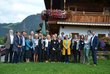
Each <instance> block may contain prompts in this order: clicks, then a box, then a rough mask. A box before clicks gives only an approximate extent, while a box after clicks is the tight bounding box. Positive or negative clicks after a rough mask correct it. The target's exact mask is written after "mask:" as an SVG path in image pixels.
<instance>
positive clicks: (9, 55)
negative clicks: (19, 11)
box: [4, 29, 14, 63]
mask: <svg viewBox="0 0 110 74" xmlns="http://www.w3.org/2000/svg"><path fill="white" fill-rule="evenodd" d="M13 39H14V35H13V30H11V29H10V30H9V33H8V34H7V35H6V37H5V39H4V41H5V44H4V45H5V48H6V55H5V63H7V62H8V61H9V62H10V63H12V55H13V52H12V48H13ZM8 58H9V59H8Z"/></svg>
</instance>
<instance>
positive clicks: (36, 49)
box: [33, 46, 39, 54]
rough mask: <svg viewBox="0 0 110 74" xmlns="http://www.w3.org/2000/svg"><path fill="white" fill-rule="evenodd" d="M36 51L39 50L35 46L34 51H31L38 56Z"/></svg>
mask: <svg viewBox="0 0 110 74" xmlns="http://www.w3.org/2000/svg"><path fill="white" fill-rule="evenodd" d="M38 50H39V47H38V46H36V47H35V50H34V51H33V53H34V54H38Z"/></svg>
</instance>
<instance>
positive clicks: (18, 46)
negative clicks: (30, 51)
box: [13, 32, 22, 63]
mask: <svg viewBox="0 0 110 74" xmlns="http://www.w3.org/2000/svg"><path fill="white" fill-rule="evenodd" d="M13 52H14V56H13V63H18V62H20V61H21V52H22V37H21V35H20V32H16V35H15V36H14V43H13Z"/></svg>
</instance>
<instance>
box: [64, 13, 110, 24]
mask: <svg viewBox="0 0 110 74" xmlns="http://www.w3.org/2000/svg"><path fill="white" fill-rule="evenodd" d="M65 21H70V22H93V23H110V13H109V14H105V13H102V12H73V11H71V12H68V18H67V19H66V20H65Z"/></svg>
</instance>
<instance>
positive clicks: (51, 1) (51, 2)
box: [50, 0, 53, 10]
mask: <svg viewBox="0 0 110 74" xmlns="http://www.w3.org/2000/svg"><path fill="white" fill-rule="evenodd" d="M52 6H53V0H50V9H51V10H52Z"/></svg>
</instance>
